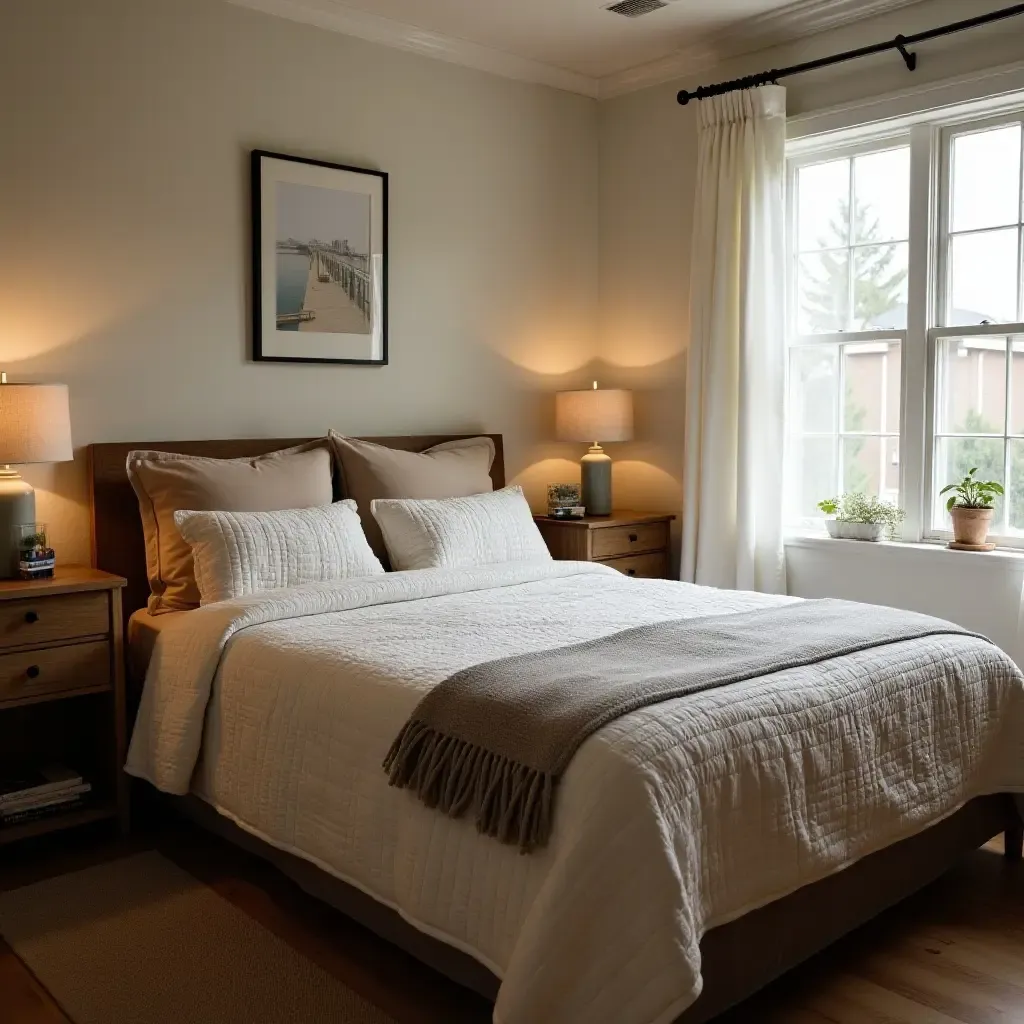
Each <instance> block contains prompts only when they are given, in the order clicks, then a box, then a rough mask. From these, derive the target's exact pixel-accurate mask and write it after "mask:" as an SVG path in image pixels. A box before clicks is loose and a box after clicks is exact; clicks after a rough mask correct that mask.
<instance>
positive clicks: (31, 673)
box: [25, 665, 39, 679]
mask: <svg viewBox="0 0 1024 1024" xmlns="http://www.w3.org/2000/svg"><path fill="white" fill-rule="evenodd" d="M25 675H27V676H28V677H29V679H38V678H39V666H38V665H29V667H28V668H27V669H25Z"/></svg>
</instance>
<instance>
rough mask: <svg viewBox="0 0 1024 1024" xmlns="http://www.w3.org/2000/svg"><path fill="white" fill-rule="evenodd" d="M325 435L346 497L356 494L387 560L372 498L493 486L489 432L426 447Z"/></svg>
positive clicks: (369, 532) (369, 533)
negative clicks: (411, 448)
mask: <svg viewBox="0 0 1024 1024" xmlns="http://www.w3.org/2000/svg"><path fill="white" fill-rule="evenodd" d="M327 437H328V440H329V441H330V443H331V447H332V449H333V450H334V457H335V458H336V459H337V463H338V467H339V471H340V476H341V493H342V496H343V497H346V498H354V499H355V502H356V505H357V506H358V508H359V518H360V519H362V521H363V530H364V531H365V532H366V539H367V540H368V541H369V542H370V547H371V548H373V553H374V554H375V555H376V556H377V557H378V558H379V559H380V560H381V561H382V562H384V563H385V565H386V564H387V562H386V561H385V560H386V559H387V548H386V547H385V545H384V537H383V535H382V534H381V532H380V526H378V525H377V520H376V519H374V518H373V515H372V513H371V511H370V502H372V501H374V500H375V499H377V498H465V497H468V496H469V495H471V494H482V493H483V492H485V491H492V490H494V484H493V482H492V481H491V476H490V473H491V463H493V462H494V442H493V441H492V440H491V439H490V438H489V437H469V438H466V439H465V440H461V441H445V442H444V444H438V445H434V447H433V448H428V449H427V450H426V451H425V452H403V451H399V450H398V449H397V448H385V447H384V446H383V445H379V444H373V442H371V441H359V440H357V439H356V438H354V437H345V436H343V435H342V434H337V433H335V432H334V431H333V430H331V431H329V432H328V435H327Z"/></svg>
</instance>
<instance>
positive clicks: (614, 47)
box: [345, 0, 791, 78]
mask: <svg viewBox="0 0 1024 1024" xmlns="http://www.w3.org/2000/svg"><path fill="white" fill-rule="evenodd" d="M610 2H612V0H345V3H346V5H347V6H349V7H352V8H355V9H357V10H361V11H365V12H366V13H369V14H377V15H380V16H382V17H385V18H390V19H392V20H394V21H401V22H404V23H405V24H407V25H415V26H416V27H418V28H423V29H428V30H429V31H432V32H440V33H442V34H444V35H448V36H454V37H457V38H460V39H465V40H468V41H470V42H474V43H478V44H480V45H481V46H487V47H490V48H492V49H495V50H504V51H505V52H507V53H513V54H517V55H518V56H520V57H526V58H528V59H529V60H534V61H538V62H539V63H541V64H551V65H553V66H554V67H558V68H562V69H564V70H566V71H572V72H574V73H576V74H578V75H584V76H586V77H587V78H604V77H605V76H606V75H612V74H615V73H616V72H618V71H623V70H625V69H626V68H631V67H635V66H636V65H637V64H644V63H647V62H648V61H651V60H656V59H657V58H659V57H664V56H667V55H668V54H669V53H671V52H672V51H673V50H676V49H679V48H680V46H682V45H685V44H686V43H687V42H689V41H690V40H691V39H693V37H694V36H696V35H705V36H706V35H708V34H709V33H712V32H719V31H721V30H723V29H725V28H728V27H730V26H732V25H735V24H736V22H738V21H742V20H744V19H746V18H749V17H751V16H752V15H755V14H763V13H764V12H765V11H768V10H772V9H778V8H780V7H785V6H787V5H788V4H789V3H790V2H791V0H668V6H667V7H663V8H662V9H661V10H657V11H653V12H651V13H650V14H645V15H644V16H643V17H639V18H625V17H623V16H622V15H618V14H613V13H611V12H610V11H607V10H605V9H604V5H605V4H606V3H610Z"/></svg>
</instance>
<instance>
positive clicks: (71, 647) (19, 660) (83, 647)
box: [0, 640, 111, 704]
mask: <svg viewBox="0 0 1024 1024" xmlns="http://www.w3.org/2000/svg"><path fill="white" fill-rule="evenodd" d="M110 686H111V683H110V644H109V643H107V641H106V640H99V641H96V642H95V643H91V644H67V645H66V646H64V647H49V648H46V649H45V650H41V651H18V652H17V653H15V654H0V704H2V703H3V702H4V701H8V700H18V701H21V700H32V699H34V698H37V697H46V696H51V695H53V694H57V693H73V692H75V691H79V690H81V691H92V692H95V691H97V690H104V689H110Z"/></svg>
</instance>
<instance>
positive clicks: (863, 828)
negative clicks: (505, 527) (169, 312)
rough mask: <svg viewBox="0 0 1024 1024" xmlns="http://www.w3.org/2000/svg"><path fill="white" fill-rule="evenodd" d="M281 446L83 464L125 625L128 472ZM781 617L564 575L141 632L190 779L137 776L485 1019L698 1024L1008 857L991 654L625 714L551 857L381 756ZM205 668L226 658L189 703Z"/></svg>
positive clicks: (661, 588) (558, 566) (589, 756)
mask: <svg viewBox="0 0 1024 1024" xmlns="http://www.w3.org/2000/svg"><path fill="white" fill-rule="evenodd" d="M376 440H377V441H378V443H386V444H392V445H394V446H395V447H403V448H405V449H406V450H414V451H415V450H422V449H424V448H426V447H428V446H430V445H432V444H436V443H438V442H439V441H440V440H445V439H444V438H438V437H420V438H416V437H413V438H400V439H376ZM500 440H501V439H500V437H497V438H495V441H496V447H497V452H498V457H497V458H496V460H495V464H494V467H493V469H492V480H493V482H494V484H495V486H501V485H502V484H503V483H504V474H503V466H502V462H501V447H500ZM295 443H296V442H295V441H284V440H281V441H274V440H261V441H232V442H212V441H211V442H191V443H189V444H187V445H184V444H182V445H178V444H166V445H161V444H147V445H145V446H143V445H127V444H123V445H94V446H92V448H91V449H90V481H91V493H92V505H93V524H94V555H95V562H96V565H97V566H98V567H99V568H102V569H106V570H109V571H111V572H116V573H119V574H120V575H122V576H124V577H125V578H126V579H128V581H129V585H128V587H127V589H126V595H125V598H126V600H125V606H126V612H128V613H134V612H137V610H138V609H139V608H141V607H142V605H143V604H144V603H145V597H146V582H145V579H146V576H145V568H144V560H143V552H142V536H141V527H140V526H139V523H138V515H137V508H136V502H135V497H134V495H133V494H132V492H131V489H130V487H129V485H128V482H127V478H126V474H125V468H124V466H125V456H126V454H127V452H128V450H130V449H131V448H133V447H148V448H156V449H163V450H168V451H187V452H190V453H193V454H202V455H208V456H213V457H236V456H240V455H258V454H262V453H264V452H267V451H272V450H275V449H277V448H283V447H286V446H289V445H292V444H295ZM370 590H373V593H372V594H370ZM779 600H783V601H784V600H786V599H777V598H776V599H772V598H764V597H760V596H756V595H741V594H730V593H725V592H715V593H709V592H706V591H702V590H701V589H700V588H692V587H687V586H685V585H682V584H675V583H671V582H669V581H635V580H628V579H626V578H624V577H621V576H619V575H618V574H615V573H614V572H613V571H612V570H604V571H602V567H595V566H592V565H578V564H574V563H554V564H553V565H549V566H547V567H518V568H516V567H511V568H509V567H501V568H500V569H499V568H495V569H491V570H478V571H476V572H469V571H464V570H420V571H418V572H414V573H409V572H406V573H393V574H389V578H388V579H387V580H385V581H383V582H379V581H378V582H377V583H375V584H374V586H373V587H372V588H370V587H367V586H362V585H360V584H359V583H358V581H350V583H348V584H342V585H340V586H339V588H338V592H337V593H334V592H332V594H331V602H330V603H329V604H327V605H325V604H324V603H323V601H322V600H321V599H319V598H318V599H317V600H316V601H313V602H312V603H308V602H307V601H306V599H305V598H303V599H302V600H300V601H299V603H298V604H297V605H294V606H292V607H290V608H285V609H283V610H282V608H281V607H279V605H278V603H275V602H274V601H269V600H268V601H267V602H265V606H264V604H263V603H261V609H262V610H261V611H260V612H259V614H258V615H257V616H256V618H255V619H247V620H245V621H246V622H250V621H251V622H252V624H251V625H249V626H248V628H245V629H242V630H240V631H239V632H237V633H235V634H234V635H233V636H232V638H231V639H230V640H229V641H227V642H225V643H221V638H223V637H224V635H225V631H227V632H230V630H231V629H233V628H235V626H234V625H232V623H235V624H237V622H238V621H240V620H238V613H237V611H236V610H233V609H231V608H227V607H225V608H224V609H219V610H217V609H215V610H214V611H213V612H212V613H210V614H206V615H204V616H203V617H202V621H204V622H206V623H207V625H206V626H205V627H204V628H203V629H200V628H199V626H198V623H199V622H200V619H199V618H196V619H193V620H191V622H190V621H189V620H188V616H190V615H193V613H191V612H184V613H180V615H174V616H162V617H161V618H164V619H170V620H175V621H171V622H167V623H164V624H162V625H160V627H159V628H157V626H154V624H153V623H147V622H145V620H144V617H142V616H138V615H136V617H135V618H134V619H133V620H132V624H131V628H130V633H129V636H130V637H131V642H130V647H131V648H133V651H132V660H133V675H134V676H135V677H136V678H138V673H139V669H140V667H141V665H142V662H143V661H144V660H145V658H146V656H147V655H146V648H147V647H148V649H149V651H150V653H151V655H152V657H153V658H154V659H155V661H160V662H162V667H159V666H158V667H157V669H155V670H154V669H151V677H152V678H151V680H150V682H151V683H153V685H154V686H157V687H163V688H164V691H163V692H162V695H161V697H160V699H165V698H166V699H179V698H180V697H181V695H182V694H184V695H185V696H186V698H187V699H186V700H185V703H186V704H191V705H195V707H196V708H198V711H194V712H191V711H190V712H189V714H190V715H191V727H192V728H194V729H195V728H198V730H199V734H201V740H197V748H198V749H197V754H196V759H195V763H194V766H193V765H192V764H191V763H188V761H187V759H186V763H185V764H184V765H181V764H176V765H174V766H167V765H165V764H163V763H162V761H161V758H160V756H158V755H156V754H154V755H153V757H152V758H151V759H150V763H149V764H148V765H146V764H143V765H141V766H137V770H136V774H139V775H141V776H143V777H148V776H152V781H155V782H157V783H158V784H159V785H161V788H164V789H165V790H170V791H172V792H173V791H174V790H175V788H176V787H175V786H174V785H169V784H167V782H166V778H162V777H161V772H163V771H165V770H167V771H171V770H172V767H173V771H175V772H177V773H178V774H181V773H182V772H183V771H184V775H185V778H186V779H190V782H189V784H188V785H187V787H186V788H187V789H188V790H190V792H189V793H188V794H187V795H184V794H183V795H180V796H178V797H177V798H176V800H177V802H178V805H179V806H180V807H181V809H182V810H183V811H184V812H185V813H188V814H190V815H191V816H192V817H194V818H196V819H197V820H199V821H200V822H201V823H202V824H204V825H205V826H206V827H209V828H211V829H213V830H216V831H218V832H220V833H221V834H223V835H226V836H228V837H229V838H231V839H232V840H233V841H235V842H238V843H239V844H240V845H243V846H246V847H247V848H249V849H252V850H255V851H256V852H258V853H260V854H261V855H262V856H264V857H266V858H267V859H269V860H271V861H272V862H274V863H275V864H277V865H278V866H279V867H280V868H281V869H282V870H284V871H286V872H287V873H288V874H290V875H291V876H292V877H293V878H295V879H296V880H297V881H298V882H299V883H300V884H301V885H303V886H304V887H305V888H307V889H308V890H309V891H311V892H313V893H314V894H315V895H317V896H318V897H320V898H323V899H325V900H327V901H329V902H331V903H332V904H334V905H335V906H337V907H339V908H340V909H342V910H343V911H344V912H346V913H348V914H351V915H352V916H353V917H356V918H357V919H359V920H360V921H362V922H363V923H364V924H367V925H368V926H369V927H371V928H372V929H374V930H375V931H377V932H379V933H380V934H382V935H384V936H385V937H386V938H388V939H390V940H392V941H394V942H396V943H397V944H399V945H401V946H403V947H404V948H406V949H408V950H409V951H410V952H412V953H413V954H414V955H416V956H417V957H419V958H420V959H422V960H424V961H425V962H427V963H429V964H431V965H432V966H434V967H436V968H437V969H439V970H441V971H443V972H444V973H446V974H448V975H449V976H451V977H453V978H455V979H456V980H457V981H459V982H461V983H463V984H467V985H470V986H472V987H474V988H476V989H477V990H479V991H481V992H483V993H484V994H485V995H488V996H489V997H491V998H495V999H496V1009H495V1020H496V1021H500V1022H502V1024H526V1022H530V1024H533V1022H544V1021H548V1020H550V1021H558V1022H559V1024H571V1022H572V1021H577V1020H579V1021H583V1020H585V1021H587V1022H588V1024H589V1022H595V1024H596V1022H600V1021H608V1022H609V1024H669V1022H671V1021H678V1022H679V1024H698V1022H701V1021H705V1020H708V1019H710V1018H711V1017H713V1016H714V1015H716V1014H717V1013H719V1012H721V1011H722V1010H724V1009H726V1008H727V1007H729V1006H731V1005H733V1004H734V1003H736V1002H739V1001H741V1000H742V999H743V998H745V997H746V996H747V995H749V994H751V993H752V992H754V991H755V990H756V989H758V988H759V987H761V986H763V985H764V984H766V983H767V982H768V981H770V980H772V979H773V978H774V977H776V976H778V975H779V974H781V973H782V972H784V971H785V970H787V969H789V968H791V967H793V966H795V965H796V964H797V963H799V962H800V961H801V960H803V959H805V958H806V957H807V956H809V955H811V954H812V953H814V952H816V951H817V950H819V949H821V948H823V947H824V946H825V945H827V944H828V943H829V942H831V941H833V940H834V939H836V938H838V937H839V936H841V935H842V934H844V933H845V932H847V931H849V930H850V929H852V928H854V927H856V926H857V925H859V924H861V923H863V922H864V921H865V920H867V919H868V918H870V917H871V916H873V915H874V914H876V913H878V912H879V911H880V910H882V909H884V908H885V907H887V906H889V905H891V904H892V903H894V902H896V901H898V900H899V899H901V898H902V897H904V896H906V895H908V894H909V893H911V892H913V891H914V890H915V889H917V888H919V887H920V886H922V885H925V884H927V883H928V882H929V881H931V880H932V879H933V878H935V877H936V876H937V875H938V874H940V873H941V872H942V871H944V870H945V869H946V868H948V867H949V866H950V865H951V864H952V863H953V862H954V861H955V860H956V858H957V857H959V856H961V855H962V854H964V853H966V852H968V851H969V850H971V849H974V848H976V847H977V846H979V845H981V844H983V843H984V842H986V841H988V840H989V839H990V838H992V836H994V835H996V834H998V833H999V832H1007V835H1008V843H1007V849H1008V853H1009V854H1010V855H1017V856H1019V851H1020V818H1019V816H1018V814H1017V810H1016V805H1015V800H1014V797H1013V796H1011V794H1014V793H1019V792H1024V685H1022V680H1021V676H1020V674H1019V672H1018V671H1017V669H1016V668H1015V666H1013V665H1012V663H1011V662H1009V660H1008V659H1006V658H1005V656H1001V655H999V654H998V652H995V650H994V649H992V648H989V647H988V646H987V645H985V644H984V643H983V642H982V641H978V640H969V639H965V638H960V637H952V636H950V637H939V638H930V639H928V640H915V641H908V642H906V643H904V644H900V645H894V649H895V648H896V647H899V651H898V652H897V653H895V654H894V653H893V652H890V654H891V655H892V656H891V657H888V658H885V659H881V660H880V659H878V658H877V657H876V656H875V655H874V654H873V655H871V656H868V655H867V654H862V655H860V656H857V655H852V656H848V657H845V658H842V659H836V660H835V662H834V663H829V666H830V667H828V668H827V669H825V670H824V672H825V674H824V675H822V670H815V671H805V670H796V671H793V672H790V673H779V674H776V676H773V677H768V678H761V679H756V680H751V681H748V682H746V683H743V684H736V685H735V686H734V687H730V688H728V693H726V691H721V690H720V691H714V692H712V693H708V694H701V695H698V696H694V697H691V698H685V699H683V700H680V701H674V702H670V703H668V704H661V705H657V706H656V707H654V708H648V709H645V710H643V711H639V712H634V713H632V714H630V715H628V716H626V717H624V718H622V719H619V720H618V721H617V722H614V723H612V724H611V725H610V726H608V727H606V728H605V729H603V730H602V731H601V732H600V733H599V734H597V735H596V736H594V737H592V739H591V741H588V743H586V744H584V746H583V747H581V748H580V751H579V753H578V754H577V756H576V758H575V759H574V760H573V763H572V766H571V767H570V770H569V772H568V773H567V774H566V777H565V780H564V783H563V790H562V793H561V795H560V797H559V800H560V801H561V804H562V811H560V817H559V821H558V824H557V825H556V831H555V833H554V834H553V836H552V840H551V843H550V844H549V845H548V846H547V847H546V848H545V849H543V850H540V851H537V852H535V853H533V854H529V855H525V856H524V855H521V854H520V853H518V851H516V850H515V849H513V848H510V847H507V846H502V845H500V844H498V843H496V842H495V841H494V840H492V839H489V838H488V837H485V836H479V835H477V834H476V832H475V830H474V829H473V827H472V825H471V824H470V823H469V822H467V821H465V820H451V819H449V818H445V817H443V816H441V815H439V814H437V813H436V812H434V811H431V810H430V809H428V808H426V807H423V806H422V805H421V804H419V803H418V802H417V801H416V800H415V799H414V798H413V797H412V796H411V795H410V794H409V793H407V792H404V791H400V790H395V789H391V788H389V787H388V786H387V778H386V776H385V775H384V774H383V772H382V770H381V768H380V761H381V758H382V756H383V753H384V751H385V750H386V748H387V745H388V744H389V743H390V741H391V740H392V739H393V737H394V735H395V733H396V732H397V730H398V728H399V727H400V726H401V725H402V723H403V721H404V719H405V718H406V717H407V716H408V714H409V712H410V711H411V709H412V708H413V707H414V706H415V703H416V700H417V699H418V696H419V695H420V694H421V693H422V692H424V691H425V690H427V689H429V688H430V687H431V686H433V685H434V684H435V683H436V682H438V681H439V680H440V679H441V678H444V677H445V676H446V675H448V674H450V673H451V672H452V671H456V670H458V669H459V668H461V667H463V666H464V665H467V664H469V663H472V662H473V661H474V660H476V661H479V660H484V659H486V658H493V657H496V656H498V655H500V654H504V653H515V652H518V651H522V650H537V649H544V648H545V647H552V646H558V645H559V644H563V643H567V642H571V641H573V640H585V639H587V638H590V637H593V636H599V635H603V633H607V632H609V631H612V630H614V629H615V628H621V627H623V626H630V625H634V624H639V623H647V622H650V621H653V620H655V619H665V618H669V617H674V616H679V617H686V616H698V615H702V614H709V613H710V612H711V611H714V612H716V613H720V614H724V613H732V612H739V611H742V610H744V609H747V608H750V607H760V606H762V605H764V603H765V602H768V603H771V602H772V601H779ZM226 604H231V602H227V603H226ZM552 609H556V610H557V614H552ZM215 620H216V621H215ZM257 620H258V621H257ZM157 635H159V636H160V639H159V640H156V639H155V637H156V636H157ZM876 653H877V652H876ZM196 658H199V659H200V660H204V659H205V661H207V662H210V663H211V664H213V665H214V669H213V670H212V672H213V674H212V675H211V679H210V687H209V692H208V693H207V694H205V695H203V694H201V693H199V691H200V690H201V689H202V688H201V687H198V686H197V685H196V682H195V680H196V678H197V677H198V675H199V673H198V671H196V670H195V669H194V666H193V668H189V667H188V665H189V664H191V662H190V659H192V660H193V661H194V659H196ZM211 659H212V660H211ZM190 673H191V675H190ZM296 678H298V679H301V680H302V681H303V682H302V684H301V685H299V686H295V685H293V684H292V683H291V682H290V681H291V680H294V679H296ZM154 681H155V682H154ZM147 685H150V684H149V683H148V684H147ZM737 687H738V689H737ZM152 699H153V698H151V700H152ZM146 721H147V719H146V718H145V717H143V718H142V719H140V723H141V724H140V725H139V726H138V728H141V729H146V728H147V725H146ZM162 742H163V738H162V737H160V736H152V737H149V738H148V739H147V740H146V741H145V742H142V743H140V745H141V746H151V748H152V749H153V750H154V751H156V750H157V749H158V748H159V747H160V746H161V743H162ZM176 756H177V755H176ZM193 769H194V770H193ZM178 788H180V787H178ZM499 978H501V979H503V983H499ZM499 984H500V987H499Z"/></svg>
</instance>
